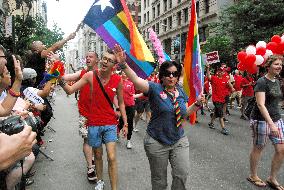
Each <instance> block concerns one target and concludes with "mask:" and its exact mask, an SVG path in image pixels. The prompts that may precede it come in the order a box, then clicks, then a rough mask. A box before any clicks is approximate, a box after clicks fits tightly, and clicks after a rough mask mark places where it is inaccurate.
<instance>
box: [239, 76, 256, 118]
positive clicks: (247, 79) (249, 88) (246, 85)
mask: <svg viewBox="0 0 284 190" xmlns="http://www.w3.org/2000/svg"><path fill="white" fill-rule="evenodd" d="M254 84H255V81H254V79H253V77H252V76H251V74H249V73H247V72H244V77H243V79H242V81H241V87H242V88H243V91H242V107H241V117H240V118H241V119H244V120H246V119H247V118H246V117H245V115H244V111H245V109H246V107H247V104H248V101H249V100H250V99H251V98H253V96H254V91H253V86H254Z"/></svg>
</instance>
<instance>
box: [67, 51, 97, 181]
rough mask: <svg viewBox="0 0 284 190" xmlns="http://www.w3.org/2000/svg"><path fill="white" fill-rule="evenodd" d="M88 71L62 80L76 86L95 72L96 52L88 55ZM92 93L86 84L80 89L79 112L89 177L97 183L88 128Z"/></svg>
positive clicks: (80, 130)
mask: <svg viewBox="0 0 284 190" xmlns="http://www.w3.org/2000/svg"><path fill="white" fill-rule="evenodd" d="M86 65H87V67H86V69H85V68H84V69H82V70H80V71H77V72H76V73H73V74H67V75H64V76H63V77H62V78H63V79H64V80H66V81H70V82H72V83H73V84H74V81H78V80H79V79H81V78H82V77H83V75H84V74H85V73H87V72H88V71H93V70H96V69H97V68H98V55H97V53H95V52H91V51H90V52H88V53H87V54H86ZM90 102H91V92H90V85H88V84H86V85H85V86H84V87H83V88H81V89H80V94H79V100H78V110H79V134H80V135H81V136H82V138H83V139H84V143H83V152H84V155H85V158H86V161H87V165H88V172H87V177H88V180H89V181H95V180H96V179H97V175H96V171H95V166H94V165H93V163H92V159H93V150H92V147H91V146H90V145H89V144H88V129H87V126H86V123H87V118H88V114H89V112H90V106H91V104H90Z"/></svg>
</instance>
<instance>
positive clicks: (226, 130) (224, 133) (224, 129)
mask: <svg viewBox="0 0 284 190" xmlns="http://www.w3.org/2000/svg"><path fill="white" fill-rule="evenodd" d="M221 133H222V134H223V135H229V131H228V129H226V128H223V129H222V131H221Z"/></svg>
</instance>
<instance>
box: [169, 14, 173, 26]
mask: <svg viewBox="0 0 284 190" xmlns="http://www.w3.org/2000/svg"><path fill="white" fill-rule="evenodd" d="M168 23H169V29H172V26H173V18H172V16H170V17H169V22H168Z"/></svg>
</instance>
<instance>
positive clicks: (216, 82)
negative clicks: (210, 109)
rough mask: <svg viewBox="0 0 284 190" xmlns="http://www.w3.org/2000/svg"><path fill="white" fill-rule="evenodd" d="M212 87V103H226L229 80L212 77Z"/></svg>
mask: <svg viewBox="0 0 284 190" xmlns="http://www.w3.org/2000/svg"><path fill="white" fill-rule="evenodd" d="M211 86H212V101H213V102H220V103H225V97H226V96H227V86H228V80H227V79H226V78H224V77H222V78H219V77H217V76H214V75H213V76H211Z"/></svg>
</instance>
